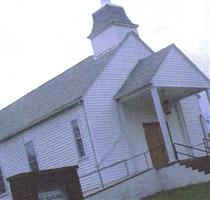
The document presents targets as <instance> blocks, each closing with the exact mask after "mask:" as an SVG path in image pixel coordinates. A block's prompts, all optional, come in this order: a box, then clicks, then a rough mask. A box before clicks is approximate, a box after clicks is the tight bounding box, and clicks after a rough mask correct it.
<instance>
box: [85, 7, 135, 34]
mask: <svg viewBox="0 0 210 200" xmlns="http://www.w3.org/2000/svg"><path fill="white" fill-rule="evenodd" d="M113 24H119V25H124V26H130V27H135V28H136V27H138V25H136V24H134V23H132V22H131V21H130V19H129V18H128V16H127V15H126V13H125V10H124V9H123V7H121V6H117V5H114V4H105V5H104V6H103V7H102V8H100V9H99V10H97V11H96V12H95V13H93V29H92V31H91V34H90V35H89V38H92V37H93V36H94V35H95V34H97V33H99V32H101V31H103V30H104V29H105V28H107V27H109V26H111V25H113Z"/></svg>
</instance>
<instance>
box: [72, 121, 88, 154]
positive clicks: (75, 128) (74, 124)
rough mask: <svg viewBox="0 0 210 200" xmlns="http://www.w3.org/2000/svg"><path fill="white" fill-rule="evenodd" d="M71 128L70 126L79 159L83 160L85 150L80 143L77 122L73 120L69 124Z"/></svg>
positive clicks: (80, 137)
mask: <svg viewBox="0 0 210 200" xmlns="http://www.w3.org/2000/svg"><path fill="white" fill-rule="evenodd" d="M71 126H72V130H73V134H74V139H75V143H76V147H77V151H78V155H79V158H83V157H85V149H84V145H83V141H82V136H81V132H80V128H79V124H78V120H76V119H75V120H73V121H72V122H71Z"/></svg>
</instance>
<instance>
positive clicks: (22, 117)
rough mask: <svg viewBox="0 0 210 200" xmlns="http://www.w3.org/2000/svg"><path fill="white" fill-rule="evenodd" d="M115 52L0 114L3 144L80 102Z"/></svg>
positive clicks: (75, 68) (88, 62)
mask: <svg viewBox="0 0 210 200" xmlns="http://www.w3.org/2000/svg"><path fill="white" fill-rule="evenodd" d="M114 52H115V50H112V51H109V52H108V53H106V54H104V55H103V56H101V57H99V58H97V59H95V58H94V56H90V57H88V58H86V59H85V60H83V61H82V62H80V63H79V64H77V65H75V66H73V67H72V68H70V69H68V70H67V71H65V72H63V73H62V74H60V75H58V76H57V77H55V78H53V79H52V80H50V81H48V82H47V83H45V84H44V85H42V86H40V87H39V88H37V89H35V90H33V91H32V92H30V93H28V94H27V95H25V96H23V97H22V98H20V99H19V100H17V101H16V102H14V103H12V104H11V105H9V106H7V107H6V108H4V109H2V110H1V111H0V141H2V140H5V139H7V138H9V137H11V136H13V135H14V134H15V133H17V132H19V131H21V130H23V128H26V127H30V125H33V124H35V123H38V122H39V121H41V120H43V119H42V118H43V117H48V116H50V115H52V113H54V112H56V111H57V110H59V109H61V108H65V107H66V106H68V105H69V104H70V103H72V102H74V101H75V100H79V99H80V98H81V97H82V96H83V95H84V94H85V92H86V91H87V90H88V88H89V87H90V86H91V85H92V83H93V82H94V81H95V80H96V78H97V77H98V75H99V74H100V73H101V72H102V71H103V69H104V67H105V66H106V65H107V63H108V62H109V60H110V59H111V57H112V55H113V54H114Z"/></svg>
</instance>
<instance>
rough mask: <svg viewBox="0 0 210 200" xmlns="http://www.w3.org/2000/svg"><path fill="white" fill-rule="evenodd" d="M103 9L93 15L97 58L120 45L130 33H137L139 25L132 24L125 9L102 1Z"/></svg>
mask: <svg viewBox="0 0 210 200" xmlns="http://www.w3.org/2000/svg"><path fill="white" fill-rule="evenodd" d="M101 4H102V7H101V8H100V9H98V10H97V11H96V12H95V13H93V28H92V31H91V34H90V35H89V36H88V38H89V39H91V42H92V46H93V51H94V54H95V56H98V55H100V54H102V53H104V52H106V51H107V50H109V49H111V48H113V47H114V46H116V45H117V44H119V43H120V42H121V41H122V39H123V38H124V37H125V36H126V35H127V33H128V32H131V31H134V32H136V34H138V33H137V27H138V25H136V24H134V23H132V22H131V20H130V19H129V18H128V16H127V15H126V13H125V11H124V9H123V7H121V6H117V5H114V4H112V3H111V1H110V0H101Z"/></svg>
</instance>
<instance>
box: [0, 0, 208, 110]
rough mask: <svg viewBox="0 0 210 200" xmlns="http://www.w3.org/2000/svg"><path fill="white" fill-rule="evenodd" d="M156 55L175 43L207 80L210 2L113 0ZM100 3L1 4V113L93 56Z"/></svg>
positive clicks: (25, 0)
mask: <svg viewBox="0 0 210 200" xmlns="http://www.w3.org/2000/svg"><path fill="white" fill-rule="evenodd" d="M112 3H114V4H117V5H121V6H123V7H124V9H125V11H126V13H127V15H128V17H129V18H130V19H131V21H132V22H133V23H136V24H139V29H138V31H139V35H140V37H141V39H143V40H144V41H145V42H146V43H147V44H148V45H149V46H150V47H151V48H152V49H153V50H154V51H157V50H159V49H161V48H164V47H166V46H168V45H169V44H171V43H175V44H176V45H177V46H178V47H179V48H180V49H181V50H182V51H183V52H184V53H185V54H186V55H187V56H188V57H189V58H190V59H191V60H192V61H193V62H194V63H195V64H196V65H197V66H198V67H199V68H200V69H201V70H202V71H203V72H204V73H205V74H206V75H207V76H210V66H209V40H210V38H209V24H210V19H209V16H210V15H209V7H210V4H209V0H112ZM98 8H100V0H76V1H74V0H0V109H2V108H4V107H5V106H7V105H9V104H10V103H12V102H14V101H15V100H17V99H18V98H20V97H22V96H23V95H25V94H26V93H28V92H30V91H31V90H33V89H35V88H37V87H38V86H40V85H42V84H43V83H45V82H46V81H48V80H49V79H52V78H53V77H55V76H56V75H58V74H60V73H62V72H63V71H65V70H67V69H68V68H70V67H71V66H73V65H74V64H76V63H78V62H80V61H81V60H82V59H84V58H86V57H88V56H89V55H92V54H93V52H92V47H91V43H90V41H89V40H88V39H87V36H88V35H89V33H90V31H91V28H92V16H91V15H92V13H93V12H94V11H96V10H97V9H98Z"/></svg>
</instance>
